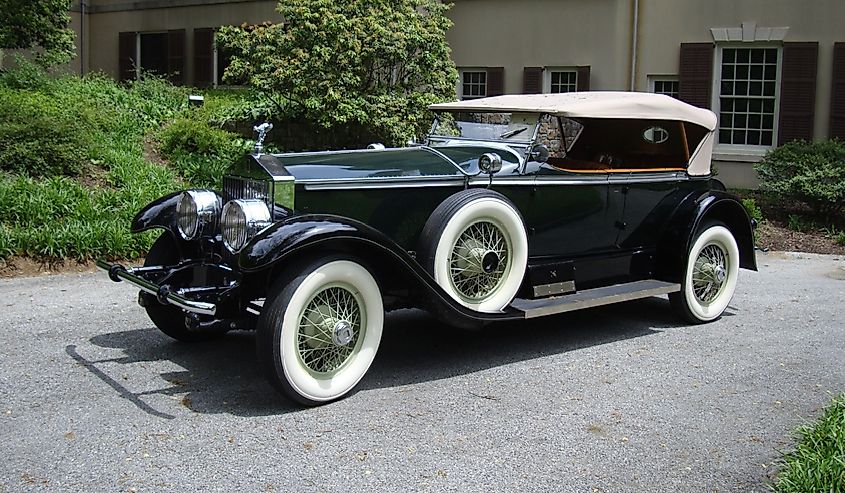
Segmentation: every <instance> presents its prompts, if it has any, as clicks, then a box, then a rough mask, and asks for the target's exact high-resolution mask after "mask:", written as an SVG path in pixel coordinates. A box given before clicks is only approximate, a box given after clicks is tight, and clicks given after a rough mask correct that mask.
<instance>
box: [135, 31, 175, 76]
mask: <svg viewBox="0 0 845 493" xmlns="http://www.w3.org/2000/svg"><path fill="white" fill-rule="evenodd" d="M138 38H139V39H138V50H139V51H138V55H139V59H138V61H139V62H140V63H139V64H138V65H140V67H141V73H142V74H143V73H152V74H155V75H159V76H164V75H167V73H168V69H167V33H138Z"/></svg>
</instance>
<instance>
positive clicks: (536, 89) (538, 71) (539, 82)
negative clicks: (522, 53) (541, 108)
mask: <svg viewBox="0 0 845 493" xmlns="http://www.w3.org/2000/svg"><path fill="white" fill-rule="evenodd" d="M541 92H543V67H525V68H523V69H522V93H523V94H539V93H541Z"/></svg>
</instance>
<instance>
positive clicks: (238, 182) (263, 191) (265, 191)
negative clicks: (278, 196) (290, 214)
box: [223, 176, 273, 207]
mask: <svg viewBox="0 0 845 493" xmlns="http://www.w3.org/2000/svg"><path fill="white" fill-rule="evenodd" d="M271 186H272V185H271V183H270V182H267V181H261V180H251V179H249V178H240V177H237V176H224V177H223V192H224V193H225V194H226V195H228V197H229V199H230V200H235V199H259V200H263V201H264V202H266V203H267V206H268V207H272V205H273V198H272V197H271V193H270V187H271Z"/></svg>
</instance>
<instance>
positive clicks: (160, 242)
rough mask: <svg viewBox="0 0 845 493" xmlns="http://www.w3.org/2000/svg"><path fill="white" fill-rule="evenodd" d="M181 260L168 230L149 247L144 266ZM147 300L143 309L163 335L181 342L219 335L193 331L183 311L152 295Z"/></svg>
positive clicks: (219, 334) (201, 339)
mask: <svg viewBox="0 0 845 493" xmlns="http://www.w3.org/2000/svg"><path fill="white" fill-rule="evenodd" d="M180 260H181V257H180V255H179V247H178V245H177V244H176V240H174V239H173V236H171V235H170V233H168V232H166V231H165V232H164V233H162V234H161V236H159V237H158V239H157V240H156V241H155V243H153V246H152V247H150V251H149V252H148V253H147V257H146V259H144V266H145V267H149V266H154V265H175V264H178V263H179V261H180ZM147 296H148V298H149V302H148V303H146V304H145V306H144V309H145V310H146V311H147V316H148V317H150V320H152V322H153V324H155V326H156V327H158V330H160V331H161V332H162V333H164V334H165V335H168V336H170V337H172V338H173V339H176V340H177V341H181V342H202V341H207V340H210V339H214V338H217V337H220V336H221V335H222V334H223V333H222V332H193V331H190V330H188V327H187V326H185V312H184V311H182V310H181V309H180V308H177V307H175V306H173V305H162V304H161V303H159V302H158V301H156V299H155V297H154V296H151V295H147Z"/></svg>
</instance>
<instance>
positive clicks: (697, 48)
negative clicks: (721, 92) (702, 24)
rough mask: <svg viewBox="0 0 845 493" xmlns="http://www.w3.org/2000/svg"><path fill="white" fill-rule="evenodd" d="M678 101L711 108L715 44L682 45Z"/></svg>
mask: <svg viewBox="0 0 845 493" xmlns="http://www.w3.org/2000/svg"><path fill="white" fill-rule="evenodd" d="M678 80H679V81H680V82H679V84H678V86H679V87H678V89H679V95H678V99H680V100H681V101H685V102H687V103H689V104H692V105H694V106H698V107H699V108H710V106H711V100H710V94H711V91H712V87H713V43H681V60H680V64H679V69H678Z"/></svg>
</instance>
